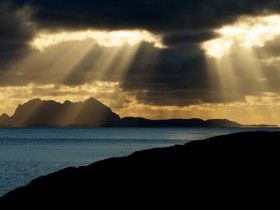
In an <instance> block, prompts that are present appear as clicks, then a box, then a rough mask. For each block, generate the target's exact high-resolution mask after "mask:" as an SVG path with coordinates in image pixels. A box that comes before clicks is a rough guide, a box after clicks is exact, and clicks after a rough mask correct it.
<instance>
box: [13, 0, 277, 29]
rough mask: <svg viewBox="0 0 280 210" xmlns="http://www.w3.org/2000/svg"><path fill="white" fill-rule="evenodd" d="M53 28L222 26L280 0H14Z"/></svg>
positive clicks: (37, 19) (256, 13) (273, 4)
mask: <svg viewBox="0 0 280 210" xmlns="http://www.w3.org/2000/svg"><path fill="white" fill-rule="evenodd" d="M12 2H14V4H15V5H18V6H23V5H26V4H28V5H30V6H32V7H33V8H34V9H35V10H34V11H35V13H34V15H33V20H35V21H36V22H37V23H38V24H39V26H41V27H45V28H47V29H50V28H71V29H72V28H86V27H90V28H91V27H95V28H108V29H119V28H145V29H148V30H151V31H159V32H163V33H165V32H166V31H168V30H172V31H173V30H175V31H182V30H189V29H203V28H204V29H205V28H208V29H209V28H210V29H211V28H213V27H217V26H220V25H222V24H224V23H227V22H229V21H232V20H234V19H235V18H236V17H237V16H240V15H243V14H251V15H258V14H259V13H260V12H262V11H264V10H271V9H273V8H274V7H275V4H276V3H277V2H278V0H266V1H263V0H196V1H194V0H155V1H151V0H135V1H131V0H118V1H115V0H79V1H76V0H59V1H56V0H48V1H43V0H41V1H39V0H28V1H27V0H26V1H23V0H14V1H12Z"/></svg>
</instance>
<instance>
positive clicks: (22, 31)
mask: <svg viewBox="0 0 280 210" xmlns="http://www.w3.org/2000/svg"><path fill="white" fill-rule="evenodd" d="M27 18H28V11H27V9H24V10H17V9H16V8H14V7H12V5H11V4H9V3H8V2H6V3H5V2H2V3H1V2H0V64H1V67H2V68H0V70H2V69H3V66H6V65H9V64H10V63H11V62H12V61H14V60H15V59H16V58H17V57H19V56H20V55H22V54H24V53H25V52H26V50H27V49H28V41H30V39H31V38H32V37H33V28H32V27H31V26H29V25H28V23H27Z"/></svg>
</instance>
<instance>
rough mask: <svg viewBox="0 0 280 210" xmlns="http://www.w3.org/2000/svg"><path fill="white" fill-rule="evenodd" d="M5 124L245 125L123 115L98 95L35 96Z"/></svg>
mask: <svg viewBox="0 0 280 210" xmlns="http://www.w3.org/2000/svg"><path fill="white" fill-rule="evenodd" d="M0 126H2V127H241V126H242V125H241V124H239V123H236V122H233V121H229V120H226V119H213V120H206V121H204V120H201V119H170V120H149V119H145V118H136V117H125V118H122V119H121V118H120V117H119V115H117V114H116V113H114V112H112V110H111V109H110V108H109V107H107V106H105V105H104V104H102V103H101V102H99V101H98V100H96V99H94V98H90V99H88V100H86V101H84V102H77V103H72V102H70V101H65V102H64V103H63V104H61V103H58V102H55V101H42V100H41V99H33V100H30V101H28V102H27V103H25V104H23V105H19V106H18V107H17V109H16V111H15V113H14V115H12V116H11V117H10V116H8V115H7V114H3V115H1V116H0Z"/></svg>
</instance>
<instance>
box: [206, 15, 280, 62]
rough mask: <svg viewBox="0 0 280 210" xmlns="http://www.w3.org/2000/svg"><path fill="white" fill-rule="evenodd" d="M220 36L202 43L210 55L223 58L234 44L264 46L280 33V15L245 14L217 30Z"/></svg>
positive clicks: (248, 46) (247, 46)
mask: <svg viewBox="0 0 280 210" xmlns="http://www.w3.org/2000/svg"><path fill="white" fill-rule="evenodd" d="M215 32H216V33H218V34H219V35H220V36H219V37H218V38H216V39H214V40H210V41H207V42H204V43H202V46H201V47H202V48H203V49H204V50H205V51H206V54H207V55H208V56H210V57H215V58H221V57H223V56H225V55H227V54H229V53H230V51H231V49H232V48H233V47H234V46H241V47H246V48H250V47H253V46H258V47H263V46H264V43H265V42H267V41H269V40H272V39H274V38H275V37H277V36H279V35H280V15H269V16H260V17H252V16H243V17H241V18H239V19H238V20H237V21H236V22H235V23H233V24H231V25H226V26H224V27H222V28H219V29H217V30H215Z"/></svg>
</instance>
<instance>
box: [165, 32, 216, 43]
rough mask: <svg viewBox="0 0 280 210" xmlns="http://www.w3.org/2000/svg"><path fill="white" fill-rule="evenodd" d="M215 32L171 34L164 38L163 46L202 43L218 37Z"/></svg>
mask: <svg viewBox="0 0 280 210" xmlns="http://www.w3.org/2000/svg"><path fill="white" fill-rule="evenodd" d="M217 36H218V34H216V33H215V32H213V31H197V32H190V33H179V32H178V33H171V34H167V35H165V36H164V37H163V44H165V45H167V46H169V45H177V44H182V43H201V42H204V41H207V40H210V39H213V38H215V37H217Z"/></svg>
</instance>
